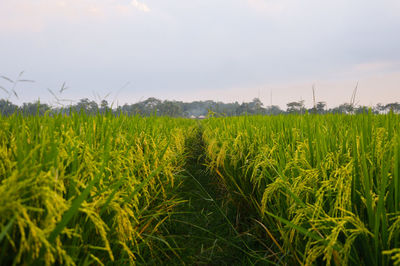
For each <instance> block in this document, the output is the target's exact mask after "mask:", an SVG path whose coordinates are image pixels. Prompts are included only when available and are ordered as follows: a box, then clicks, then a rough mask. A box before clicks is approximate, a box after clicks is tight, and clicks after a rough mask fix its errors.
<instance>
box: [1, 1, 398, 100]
mask: <svg viewBox="0 0 400 266" xmlns="http://www.w3.org/2000/svg"><path fill="white" fill-rule="evenodd" d="M0 18H1V19H0V76H5V77H8V78H10V79H13V80H14V79H16V77H17V76H18V74H19V73H20V72H21V71H24V73H23V75H22V78H23V79H29V80H34V82H33V83H32V82H21V83H19V84H17V86H16V91H17V93H18V96H19V98H18V99H17V98H16V97H15V96H13V97H11V98H10V100H11V101H13V102H15V103H22V102H28V101H34V100H37V99H40V101H41V102H46V103H50V104H54V102H55V100H54V99H55V98H54V96H53V95H52V94H51V93H50V92H49V91H48V89H50V90H52V91H53V92H54V93H55V94H56V96H57V97H59V98H62V99H69V100H74V101H76V100H78V99H81V98H89V99H92V100H100V99H106V100H108V101H109V102H114V105H123V104H125V103H135V102H138V101H140V100H144V99H146V98H148V97H156V98H159V99H163V100H164V99H167V100H179V101H180V100H182V101H193V100H208V99H210V100H215V101H223V102H234V101H238V102H239V103H240V102H242V101H251V100H252V99H253V98H255V97H259V98H260V99H261V101H262V102H263V103H264V105H266V106H267V105H270V104H271V103H272V104H274V105H279V106H281V107H285V106H286V103H288V102H291V101H298V100H304V101H305V104H306V106H311V105H312V86H313V85H314V86H315V88H316V100H317V101H325V102H327V104H328V107H333V106H337V105H339V104H341V103H344V102H349V100H350V97H351V94H352V92H353V89H354V87H355V86H356V84H357V82H358V93H357V100H356V101H357V103H358V104H360V105H361V104H362V105H367V106H370V105H375V104H377V103H389V102H395V101H400V1H398V0H380V1H377V0H375V1H372V0H335V1H328V0H327V1H320V0H212V1H211V0H201V1H200V0H190V1H183V0H180V1H178V0H168V1H166V0H163V1H162V0H65V1H61V0H1V1H0ZM64 82H65V84H66V87H67V89H66V90H64V91H63V92H62V93H60V92H59V91H60V89H61V88H62V84H63V83H64ZM0 86H2V87H4V88H6V89H10V88H11V87H12V84H11V83H10V82H8V81H7V80H6V79H4V78H0ZM271 95H272V97H271ZM6 97H7V95H6V94H5V92H3V91H0V98H6Z"/></svg>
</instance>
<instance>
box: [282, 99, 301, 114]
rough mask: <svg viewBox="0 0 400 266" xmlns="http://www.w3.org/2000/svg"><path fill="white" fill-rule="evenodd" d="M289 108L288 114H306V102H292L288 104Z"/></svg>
mask: <svg viewBox="0 0 400 266" xmlns="http://www.w3.org/2000/svg"><path fill="white" fill-rule="evenodd" d="M286 106H287V110H286V111H287V112H288V113H290V114H293V113H298V114H299V113H300V114H302V113H304V112H305V107H304V100H301V101H298V102H290V103H287V104H286Z"/></svg>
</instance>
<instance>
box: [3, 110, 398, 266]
mask: <svg viewBox="0 0 400 266" xmlns="http://www.w3.org/2000/svg"><path fill="white" fill-rule="evenodd" d="M194 143H197V144H196V145H195V144H194ZM199 143H201V145H200V144H199ZM399 156H400V116H399V115H395V114H393V113H390V114H387V115H374V114H371V113H368V114H367V113H366V114H360V115H310V114H305V115H281V116H240V117H225V118H215V117H212V118H208V119H205V120H202V121H194V120H190V119H179V118H168V117H148V118H143V117H139V116H126V115H119V116H115V115H113V114H112V113H107V114H99V115H94V116H92V115H86V114H84V113H81V114H78V113H75V114H72V115H70V116H64V115H49V114H45V115H44V116H23V115H21V114H14V115H11V116H9V117H0V264H1V265H31V264H34V265H54V264H62V265H116V264H121V265H143V264H145V265H154V264H162V265H164V264H167V265H171V264H178V265H186V264H189V265H191V264H197V265H200V264H208V265H210V264H211V265H213V264H221V261H219V262H217V261H216V260H213V258H214V257H215V256H216V254H217V253H218V252H219V254H222V253H224V252H225V253H226V252H228V249H224V248H225V247H226V246H230V247H231V249H229V252H231V253H229V252H228V253H227V254H225V255H226V258H227V257H229V256H232V257H233V256H240V257H243V261H242V264H245V263H244V262H245V261H246V262H247V263H246V264H258V265H268V264H278V265H393V264H395V265H399V264H400V184H399V181H400V180H399V170H400V163H399ZM188 165H191V166H189V167H188ZM193 169H200V170H201V173H202V175H203V177H202V179H203V180H205V178H206V180H205V181H204V182H206V183H209V184H211V185H210V186H211V187H215V188H216V190H217V191H218V193H217V194H218V195H217V194H212V193H211V192H210V193H208V192H207V191H206V190H207V187H206V186H202V182H200V181H199V180H198V179H199V178H200V177H199V175H198V173H196V172H194V170H193ZM190 171H193V172H190ZM190 179H193V180H194V181H195V182H193V183H188V180H190ZM197 183H198V184H199V187H196V186H197V185H196V184H197ZM188 184H190V185H192V186H193V187H192V188H191V189H190V193H192V194H193V195H200V193H205V194H204V195H205V196H203V194H201V196H199V197H198V198H197V200H196V201H197V202H196V201H192V200H191V199H189V198H188V197H187V196H185V195H188V193H186V194H185V193H182V191H183V190H187V192H189V190H188V188H187V187H188ZM193 184H194V185H193ZM217 197H218V199H217ZM199 201H203V203H202V204H200V203H199ZM200 205H201V207H200ZM214 205H215V209H211V211H210V212H208V213H206V211H205V208H207V206H214ZM196 206H197V207H196ZM196 208H197V209H196ZM210 208H211V207H210ZM212 208H214V207H212ZM185 209H187V210H189V209H190V210H191V211H192V212H189V211H188V212H187V213H186V212H185ZM193 210H194V211H193ZM214 210H215V211H214ZM194 212H196V213H195V214H196V215H194ZM203 213H205V214H203ZM216 215H219V216H218V217H221V219H215V217H217V216H216ZM176 217H179V219H177V218H176ZM185 217H186V218H185ZM193 217H195V218H193ZM197 217H203V218H204V221H202V222H201V223H200V222H199V223H197V222H196V219H197ZM210 217H214V218H210ZM185 219H186V222H185ZM178 220H179V221H178ZM210 221H218V223H219V224H213V223H212V222H210ZM221 221H222V223H223V224H221ZM185 223H186V224H189V225H188V226H189V227H185V225H184V224H185ZM221 225H222V227H225V229H226V228H228V229H229V230H227V231H229V232H231V233H232V232H233V234H234V236H233V238H231V239H239V240H240V241H239V242H234V241H236V240H228V238H227V235H226V234H225V233H224V232H222V230H224V228H221ZM187 228H190V230H189V229H187ZM193 228H196V229H197V231H196V230H192V229H193ZM178 229H179V230H178ZM185 230H186V231H187V232H186V231H185ZM189 231H190V232H189ZM200 231H202V232H204V234H205V235H207V237H204V235H202V236H201V237H200V236H198V235H195V234H197V233H196V232H200ZM180 234H185V237H183V236H182V235H180ZM224 234H225V235H224ZM202 238H204V239H206V238H207V241H209V242H207V244H208V243H211V244H210V248H209V249H208V251H207V252H208V253H205V251H204V250H205V246H206V244H205V243H206V242H205V241H206V240H204V239H203V240H202ZM182 239H184V241H183V240H182ZM249 239H252V240H251V243H250V241H249ZM190 240H192V241H190ZM210 240H211V242H210ZM189 242H190V243H189ZM221 242H224V243H225V244H224V245H221V244H219V243H221ZM238 243H239V244H238ZM254 243H256V244H254ZM235 250H236V251H237V252H236V251H235ZM188 252H194V253H198V254H207V262H203V263H201V262H200V261H196V262H194V261H193V260H188V258H193V257H196V256H187V254H186V255H185V253H188ZM235 253H237V254H239V255H237V254H235ZM213 256H214V257H213ZM199 257H201V256H197V258H199ZM226 263H228V262H226Z"/></svg>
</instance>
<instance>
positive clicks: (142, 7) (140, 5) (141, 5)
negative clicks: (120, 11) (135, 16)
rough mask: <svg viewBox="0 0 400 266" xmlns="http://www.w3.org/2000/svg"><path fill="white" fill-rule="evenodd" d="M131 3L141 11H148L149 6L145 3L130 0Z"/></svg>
mask: <svg viewBox="0 0 400 266" xmlns="http://www.w3.org/2000/svg"><path fill="white" fill-rule="evenodd" d="M131 5H132V6H134V7H135V8H136V9H138V10H140V11H143V12H149V11H150V8H149V7H148V6H147V5H146V4H144V3H140V2H138V1H137V0H132V2H131Z"/></svg>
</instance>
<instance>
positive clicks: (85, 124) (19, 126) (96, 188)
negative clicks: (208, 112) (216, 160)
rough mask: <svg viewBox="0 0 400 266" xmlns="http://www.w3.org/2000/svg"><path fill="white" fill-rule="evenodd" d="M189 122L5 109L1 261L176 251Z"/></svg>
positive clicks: (0, 127) (104, 259)
mask: <svg viewBox="0 0 400 266" xmlns="http://www.w3.org/2000/svg"><path fill="white" fill-rule="evenodd" d="M192 125H193V122H192V121H189V120H183V119H172V118H155V117H152V118H141V117H128V116H124V115H121V116H116V117H115V116H113V115H112V114H111V113H109V114H107V115H96V116H87V115H85V114H73V115H71V116H63V115H54V116H49V115H45V116H43V117H39V116H30V117H23V116H22V115H18V114H14V115H12V116H10V117H0V263H1V264H3V265H11V264H24V265H29V264H32V263H36V264H46V265H50V264H54V263H57V264H66V265H74V264H80V265H88V264H100V265H101V264H107V263H108V264H109V263H110V262H113V263H115V264H117V263H118V264H121V265H125V264H135V263H136V262H146V263H151V262H153V263H155V262H156V261H163V260H164V259H165V258H168V257H169V256H171V255H172V256H175V255H178V254H175V255H174V254H173V253H175V250H174V248H173V247H172V246H171V245H170V244H169V242H168V241H166V240H165V238H164V236H163V229H162V227H163V223H164V221H165V220H166V219H168V217H169V215H170V213H171V211H172V209H173V208H174V206H176V205H177V204H179V203H180V202H181V200H180V199H177V198H176V196H175V195H176V193H174V191H175V190H176V189H177V188H178V187H179V185H180V183H181V180H179V179H178V178H177V173H179V172H180V171H181V170H182V166H183V163H184V156H185V154H184V152H185V151H184V141H185V138H186V136H187V135H188V134H190V133H191V129H192V128H193V127H192Z"/></svg>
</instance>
